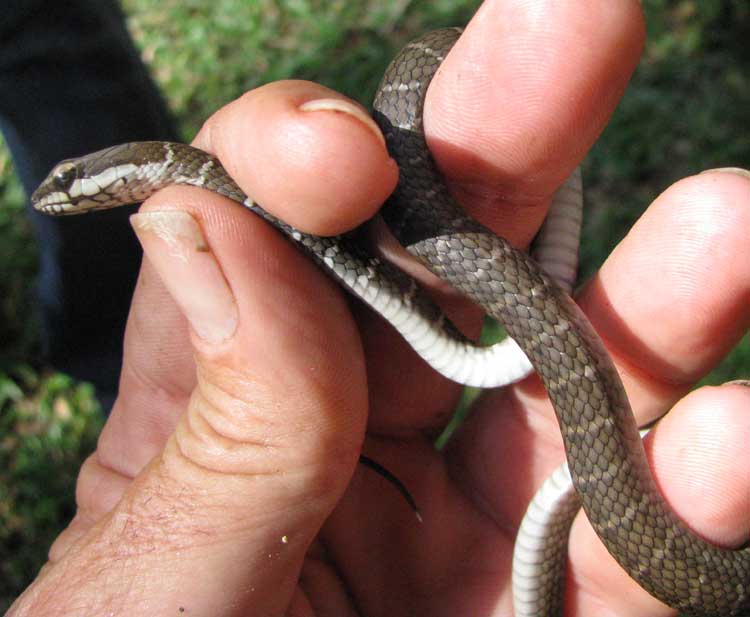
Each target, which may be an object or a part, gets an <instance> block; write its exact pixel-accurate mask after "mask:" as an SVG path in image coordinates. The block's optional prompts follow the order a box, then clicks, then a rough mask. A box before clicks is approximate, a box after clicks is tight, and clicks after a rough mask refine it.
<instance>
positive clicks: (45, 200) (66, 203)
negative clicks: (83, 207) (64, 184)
mask: <svg viewBox="0 0 750 617" xmlns="http://www.w3.org/2000/svg"><path fill="white" fill-rule="evenodd" d="M31 205H32V206H33V207H34V210H37V211H38V212H42V213H44V214H73V213H74V212H77V211H78V210H77V208H76V206H75V205H74V204H72V203H71V202H70V198H69V197H68V195H67V193H64V192H61V191H54V192H52V193H47V194H45V195H37V193H34V194H33V195H32V196H31Z"/></svg>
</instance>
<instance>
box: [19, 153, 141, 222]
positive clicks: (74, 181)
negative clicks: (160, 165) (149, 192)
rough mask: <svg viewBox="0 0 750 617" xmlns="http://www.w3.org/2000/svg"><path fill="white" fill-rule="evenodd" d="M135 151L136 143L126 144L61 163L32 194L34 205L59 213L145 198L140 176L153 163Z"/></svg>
mask: <svg viewBox="0 0 750 617" xmlns="http://www.w3.org/2000/svg"><path fill="white" fill-rule="evenodd" d="M134 150H135V149H134V144H122V145H120V146H113V147H111V148H107V149H105V150H100V151H98V152H94V153H93V154H89V155H87V156H83V157H80V158H75V159H67V160H64V161H62V162H61V163H58V164H57V165H55V167H54V169H53V170H52V171H51V172H50V173H49V175H48V176H47V177H46V178H45V179H44V181H43V182H42V183H41V184H40V185H39V188H38V189H37V190H36V191H34V193H33V194H32V196H31V204H32V205H33V206H34V209H36V210H38V211H39V212H43V213H45V214H53V215H58V214H81V213H83V212H90V211H92V210H102V209H105V208H114V207H115V206H121V205H123V204H128V203H134V202H137V201H142V200H143V198H144V194H143V191H142V186H143V183H144V182H143V180H144V179H143V178H142V177H140V176H141V175H142V172H143V170H144V169H145V170H147V171H148V170H151V169H152V167H153V164H151V165H150V164H149V163H150V161H145V160H143V157H140V158H139V157H138V156H134ZM147 151H150V150H148V149H147ZM135 152H136V153H137V150H135Z"/></svg>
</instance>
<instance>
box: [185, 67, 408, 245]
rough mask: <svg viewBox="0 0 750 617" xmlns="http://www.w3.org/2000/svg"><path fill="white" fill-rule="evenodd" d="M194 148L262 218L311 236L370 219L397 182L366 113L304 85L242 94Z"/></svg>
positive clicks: (334, 95) (282, 84)
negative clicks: (215, 161)
mask: <svg viewBox="0 0 750 617" xmlns="http://www.w3.org/2000/svg"><path fill="white" fill-rule="evenodd" d="M195 143H196V145H197V146H198V147H199V148H202V149H205V150H208V151H209V152H214V153H215V154H216V155H217V156H218V157H219V159H220V160H222V161H225V162H226V163H227V171H228V172H229V175H230V176H232V178H234V179H235V180H236V182H237V183H238V184H239V185H240V186H241V187H242V189H243V190H244V191H245V192H246V193H247V194H248V195H250V196H252V198H253V199H254V200H255V201H257V202H258V203H259V204H261V205H262V206H263V207H264V208H266V209H267V210H268V211H269V212H271V213H272V214H274V215H275V216H277V217H278V218H280V219H281V220H283V221H285V222H286V223H288V224H289V225H292V226H293V227H296V228H298V229H300V230H301V231H305V232H308V233H313V234H316V235H326V236H328V235H335V234H338V233H342V232H345V231H349V230H351V229H352V228H354V227H356V226H357V225H359V224H361V223H363V222H364V221H366V220H368V219H369V218H371V217H372V216H373V215H374V214H375V212H376V211H377V210H378V209H379V208H380V206H381V205H382V203H383V202H384V201H385V199H386V198H387V197H388V195H389V194H390V193H391V192H392V191H393V189H394V187H395V185H396V181H397V178H398V168H397V166H396V163H395V161H393V160H392V159H391V158H390V157H389V156H388V153H387V151H386V149H385V142H384V140H383V136H382V134H381V133H380V130H379V129H378V128H377V125H376V124H375V123H374V121H373V120H372V119H371V118H370V115H369V113H368V112H367V111H366V110H364V109H363V108H362V107H360V106H359V105H358V104H356V103H354V102H353V101H351V100H350V99H347V98H346V97H344V96H342V95H341V94H339V93H337V92H334V91H333V90H329V89H328V88H324V87H323V86H320V85H317V84H313V83H310V82H304V81H282V82H276V83H271V84H268V85H266V86H262V87H260V88H257V89H255V90H252V91H250V92H248V93H247V94H245V95H244V96H243V97H242V98H240V99H238V100H236V101H234V102H233V103H230V104H229V105H227V106H226V107H224V108H222V109H221V110H219V111H218V112H217V113H216V114H214V115H213V116H212V117H211V119H209V120H208V122H206V124H205V125H204V127H203V129H202V130H201V132H200V133H199V135H198V136H197V137H196V142H195ZM292 180H294V181H292Z"/></svg>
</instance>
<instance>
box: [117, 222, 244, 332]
mask: <svg viewBox="0 0 750 617" xmlns="http://www.w3.org/2000/svg"><path fill="white" fill-rule="evenodd" d="M130 224H131V225H132V226H133V229H134V230H135V233H136V235H137V236H138V240H139V242H140V243H141V246H142V247H143V252H144V253H145V254H146V256H147V257H148V260H149V262H151V264H152V265H153V266H154V268H155V269H156V271H157V272H158V273H159V276H160V278H161V280H162V281H163V282H164V285H165V286H166V288H167V289H168V290H169V293H170V294H171V296H172V297H173V298H174V300H175V302H176V303H177V305H178V306H179V307H180V309H181V310H182V312H183V314H184V315H185V317H186V318H187V320H188V321H189V322H190V325H191V326H192V328H193V330H194V331H195V333H196V334H197V335H198V336H199V337H200V338H202V339H204V340H206V341H208V342H211V343H220V342H222V341H225V340H227V339H229V338H230V337H231V336H232V335H233V334H234V332H235V330H236V329H237V321H238V313H237V303H236V302H235V299H234V295H233V294H232V291H231V289H230V288H229V284H228V283H227V280H226V279H225V278H224V273H223V272H222V271H221V268H220V266H219V262H218V261H217V260H216V256H215V255H214V253H213V252H212V251H211V249H210V247H209V246H208V243H207V242H206V238H205V236H204V235H203V231H202V230H201V227H200V225H199V224H198V221H197V220H196V219H195V218H193V217H192V216H191V215H190V214H188V213H187V212H184V211H182V210H162V211H157V212H139V213H138V214H134V215H133V216H131V217H130Z"/></svg>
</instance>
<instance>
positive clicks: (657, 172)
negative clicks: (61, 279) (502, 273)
mask: <svg viewBox="0 0 750 617" xmlns="http://www.w3.org/2000/svg"><path fill="white" fill-rule="evenodd" d="M123 5H124V7H125V10H126V12H127V14H128V16H129V25H130V27H131V31H132V32H133V35H134V37H135V38H136V41H137V43H138V45H139V46H140V48H141V50H142V53H143V57H144V59H145V61H146V62H147V63H148V64H149V65H150V67H151V69H152V71H153V73H154V75H155V77H156V80H157V82H158V83H159V84H160V86H161V87H162V89H163V92H164V94H165V96H166V98H167V100H168V101H169V104H170V107H171V109H172V110H173V112H174V113H175V115H176V116H177V118H178V120H179V123H180V127H181V131H182V133H183V135H184V137H185V139H186V140H189V139H190V138H191V137H192V135H194V133H195V131H196V130H197V128H198V127H199V126H200V124H201V122H202V121H203V120H204V119H205V118H206V117H208V116H209V115H210V114H211V113H212V112H213V111H214V110H215V109H217V108H218V107H219V106H221V105H222V104H223V103H225V102H227V101H229V100H231V99H233V98H234V97H236V96H237V95H239V94H240V93H242V92H243V91H245V90H247V89H250V88H253V87H255V86H257V85H259V84H262V83H265V82H268V81H272V80H275V79H280V78H285V77H290V76H293V77H298V78H304V79H311V80H315V81H319V82H321V83H323V84H325V85H328V86H330V87H332V88H335V89H337V90H340V91H342V92H344V93H345V94H348V95H349V96H352V97H354V98H356V99H358V100H360V101H362V102H364V103H366V104H368V103H369V101H370V99H371V97H372V93H373V91H374V88H375V87H376V86H377V83H378V81H379V79H380V75H381V74H382V72H383V69H384V68H385V66H386V64H387V63H388V61H389V60H390V58H391V57H392V56H393V55H394V53H395V52H396V51H397V50H398V48H400V47H401V45H403V44H404V43H405V42H406V41H408V40H409V39H410V38H413V37H414V36H416V35H418V34H420V33H422V32H424V31H426V30H428V29H431V28H434V27H438V26H444V25H456V24H462V23H465V22H466V21H467V20H468V19H469V18H470V16H471V15H472V13H473V12H474V10H475V9H476V7H477V6H478V2H476V1H468V0H433V1H427V0H411V1H410V0H394V1H393V2H389V3H383V2H380V1H378V0H348V1H345V0H333V1H323V0H312V1H306V0H282V1H278V0H274V1H271V0H257V1H253V2H251V1H248V0H215V1H214V2H212V3H207V2H203V1H202V0H123ZM644 10H645V12H646V16H647V25H648V41H647V46H646V49H645V51H644V55H643V58H642V61H641V64H640V66H639V68H638V70H637V72H636V75H635V77H634V78H633V81H632V83H631V85H630V87H629V89H628V91H627V92H626V94H625V97H624V98H623V100H622V102H621V104H620V106H619V108H618V110H617V112H616V113H615V116H614V118H613V119H612V122H611V123H610V125H609V127H608V128H607V130H606V131H605V133H604V134H603V136H602V138H601V139H600V140H599V142H598V143H597V144H596V146H595V147H594V149H593V151H592V152H591V154H590V156H589V157H588V159H587V161H586V163H585V166H584V185H585V188H586V222H585V229H584V241H583V247H582V272H581V275H582V277H587V276H590V275H591V274H592V273H593V272H594V271H595V270H596V268H597V267H598V266H599V265H600V264H601V263H602V262H603V261H604V259H605V257H606V255H607V254H608V253H609V252H610V250H611V249H612V248H613V246H614V245H615V244H616V243H617V242H618V241H619V240H620V239H621V238H622V237H623V236H624V235H625V233H627V230H628V229H629V227H630V226H631V225H632V223H633V222H634V221H635V220H636V219H637V218H638V216H639V215H640V213H641V212H642V211H643V209H644V208H645V207H646V206H647V205H648V204H649V203H650V201H651V200H652V199H653V198H654V197H655V196H656V195H658V194H659V193H660V192H661V191H663V190H664V189H665V188H667V187H668V186H669V185H670V184H671V183H672V182H674V181H676V180H677V179H679V178H681V177H683V176H685V175H689V174H693V173H696V172H698V171H700V170H703V169H706V168H710V167H721V166H743V167H750V73H748V71H747V67H748V66H750V46H748V45H747V41H748V40H750V6H749V5H748V4H747V3H746V2H744V1H743V0H729V1H727V0H723V1H722V0H702V1H700V2H698V1H694V0H682V1H675V0H669V1H668V0H652V1H650V2H645V3H644ZM24 200H25V196H24V195H23V192H22V190H21V189H20V186H19V184H18V182H17V180H16V179H15V177H14V176H13V169H12V163H11V161H10V159H9V156H8V153H7V150H6V149H5V147H4V145H3V143H2V141H1V140H0V341H2V343H1V344H0V610H4V609H6V608H7V607H8V605H9V603H10V602H11V601H12V599H13V598H14V597H15V596H16V595H17V594H18V593H19V592H20V591H21V590H22V589H23V588H24V587H25V586H26V585H27V584H28V582H29V581H30V580H31V579H32V578H33V577H34V576H35V574H36V572H37V570H38V568H39V567H40V565H41V564H42V563H43V562H44V560H45V558H46V553H47V550H48V547H49V544H50V542H51V541H52V539H54V537H55V535H56V534H57V533H59V531H60V529H61V528H62V527H63V526H64V525H65V524H66V523H67V522H68V521H69V519H70V517H71V516H72V514H73V512H74V503H73V494H74V482H75V476H76V474H77V471H78V467H79V466H80V464H81V462H82V461H83V459H84V458H85V456H87V455H88V454H89V453H90V452H91V451H92V450H93V448H94V446H95V440H96V435H97V433H98V431H99V429H100V426H101V422H102V420H101V413H100V410H99V408H98V405H97V403H96V401H95V398H94V396H93V391H92V389H91V387H90V386H88V385H87V384H78V383H74V382H73V381H72V380H70V379H69V378H67V377H66V376H64V375H60V374H56V373H55V372H54V371H53V370H52V368H51V367H45V366H44V365H43V364H42V363H41V362H40V360H39V356H38V347H37V330H36V325H35V323H34V321H33V319H31V318H30V316H31V315H33V297H32V291H33V281H34V276H35V270H36V254H35V250H34V244H33V238H32V236H31V232H30V227H29V224H28V223H27V221H26V219H25V216H24V212H23V208H24ZM739 376H750V339H748V337H745V338H744V339H743V341H742V342H741V343H740V345H738V347H737V348H736V349H735V350H734V351H733V352H732V354H730V356H729V357H728V358H727V359H726V360H725V362H724V363H722V365H721V366H720V367H718V368H717V370H716V371H714V372H713V373H712V374H711V375H710V376H709V377H708V378H707V379H706V380H705V383H720V382H722V381H725V380H727V379H730V378H733V377H734V378H736V377H739Z"/></svg>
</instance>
